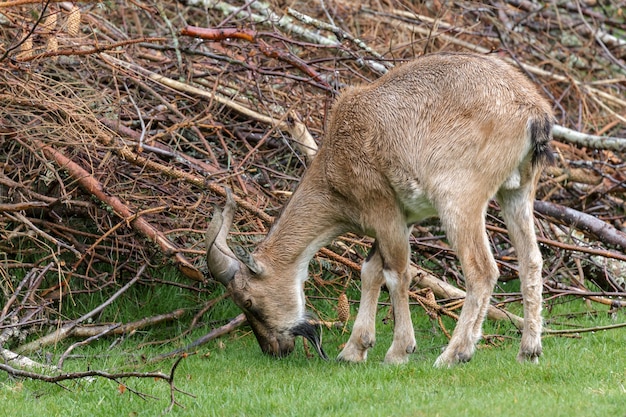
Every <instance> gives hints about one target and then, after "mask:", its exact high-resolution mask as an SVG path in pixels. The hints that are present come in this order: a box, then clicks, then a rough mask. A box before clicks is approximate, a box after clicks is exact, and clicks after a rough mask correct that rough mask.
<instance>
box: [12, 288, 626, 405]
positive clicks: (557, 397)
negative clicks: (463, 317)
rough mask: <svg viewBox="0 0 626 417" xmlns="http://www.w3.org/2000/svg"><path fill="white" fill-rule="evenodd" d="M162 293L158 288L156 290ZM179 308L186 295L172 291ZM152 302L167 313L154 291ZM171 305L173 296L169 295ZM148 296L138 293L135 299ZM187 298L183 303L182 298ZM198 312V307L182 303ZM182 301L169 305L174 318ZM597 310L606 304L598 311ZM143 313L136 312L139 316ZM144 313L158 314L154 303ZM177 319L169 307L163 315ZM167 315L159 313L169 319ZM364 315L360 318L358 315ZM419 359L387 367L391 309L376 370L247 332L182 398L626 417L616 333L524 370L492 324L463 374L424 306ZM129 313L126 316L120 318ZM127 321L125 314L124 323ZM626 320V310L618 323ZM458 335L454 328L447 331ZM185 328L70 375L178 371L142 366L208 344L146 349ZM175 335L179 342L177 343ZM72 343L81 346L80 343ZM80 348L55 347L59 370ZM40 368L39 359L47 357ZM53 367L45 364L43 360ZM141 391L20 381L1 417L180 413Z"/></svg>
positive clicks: (568, 306) (75, 365)
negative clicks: (279, 352) (443, 355)
mask: <svg viewBox="0 0 626 417" xmlns="http://www.w3.org/2000/svg"><path fill="white" fill-rule="evenodd" d="M153 291H157V290H153ZM166 291H169V292H172V294H170V300H172V298H174V299H175V296H176V294H178V293H179V292H180V290H179V289H174V288H170V289H168V290H166ZM148 293H149V294H147V295H146V296H145V299H146V300H153V302H154V303H158V302H159V300H162V299H163V298H161V297H156V296H155V294H153V293H152V292H151V291H148ZM160 295H161V296H163V295H164V294H160ZM135 296H136V295H135ZM178 296H182V295H181V294H178ZM180 301H181V302H184V303H188V302H189V300H186V299H183V298H181V299H180ZM171 307H172V301H170V302H169V303H168V308H169V309H171ZM595 307H596V306H594V308H595ZM133 308H136V305H135V306H133ZM144 308H146V309H149V308H151V307H150V306H148V305H146V306H144ZM161 308H163V309H164V310H163V311H166V310H167V308H165V307H163V306H162V307H161ZM586 309H587V307H586V306H585V305H584V304H583V303H582V302H581V301H572V302H569V303H564V304H553V305H551V309H550V314H548V317H547V318H548V319H554V320H556V321H559V322H563V321H570V322H572V319H571V318H568V317H566V316H565V314H566V313H569V312H579V313H580V312H585V311H586ZM157 310H158V309H157ZM353 310H354V309H353ZM219 311H222V312H223V314H225V317H229V316H232V315H234V314H235V313H236V311H235V310H234V309H233V308H232V306H231V305H230V303H229V302H226V303H225V304H224V305H223V306H221V307H220V310H219ZM413 311H414V312H415V313H414V324H415V329H416V337H417V341H418V351H417V353H416V354H414V355H412V357H411V361H410V362H409V363H408V364H407V365H403V366H387V365H384V364H383V363H382V360H383V358H384V355H385V351H386V349H387V347H388V346H389V344H390V341H391V335H392V334H391V325H389V324H383V323H382V319H383V317H384V316H385V315H386V314H387V309H386V308H385V307H383V308H381V311H380V312H379V320H378V323H377V324H378V329H377V330H378V343H377V345H376V346H375V347H374V348H373V350H372V351H371V352H370V356H369V360H368V362H367V363H365V364H361V365H352V364H344V363H338V362H336V361H334V360H331V361H328V362H325V361H322V360H320V359H318V358H307V356H306V354H305V352H304V350H303V348H302V344H301V343H299V345H298V348H297V349H296V351H295V352H294V354H292V355H291V356H290V357H288V358H284V359H280V360H277V359H273V358H270V357H266V356H264V355H262V354H261V352H260V349H259V348H258V346H257V344H256V341H255V339H254V337H253V336H252V335H251V334H250V333H249V332H248V331H247V330H246V329H240V330H238V331H236V332H234V333H232V334H231V335H229V336H227V337H225V338H222V339H221V340H218V341H214V342H211V343H209V344H207V345H205V346H203V347H201V348H200V349H199V350H198V353H197V354H196V355H191V356H189V357H187V358H185V359H183V361H182V362H181V364H180V366H179V368H178V369H177V372H176V386H177V387H178V388H179V389H181V390H183V391H185V392H188V393H191V394H192V395H193V397H191V396H186V395H184V394H182V393H177V394H176V399H177V400H178V401H179V402H180V404H182V405H183V406H184V408H181V407H175V408H174V409H173V411H172V413H171V414H172V415H181V416H187V415H190V416H265V415H275V416H338V415H341V416H391V415H393V416H550V417H554V416H624V415H626V388H625V386H626V331H625V330H622V329H616V330H611V331H605V332H598V333H584V334H581V337H580V338H564V337H546V338H544V357H543V358H542V360H541V363H540V364H539V365H538V366H533V365H530V364H518V363H517V362H516V361H515V356H516V354H517V349H518V344H519V335H517V334H516V332H515V331H513V329H511V327H510V326H509V325H508V324H502V323H500V324H492V323H488V324H487V325H486V327H485V334H488V335H489V334H498V335H500V336H502V337H500V338H497V339H493V338H490V339H489V340H490V341H493V340H498V342H497V343H496V345H494V344H493V343H486V342H483V343H482V344H481V347H480V349H479V350H478V351H477V353H476V355H475V357H474V359H473V360H472V361H471V362H470V363H467V364H464V365H461V366H457V367H455V368H452V369H434V368H433V367H432V364H433V362H434V360H435V359H436V357H437V355H438V353H439V352H440V349H441V347H442V346H443V345H444V344H445V343H446V339H445V337H444V336H443V334H442V333H441V331H439V330H438V329H437V328H435V327H434V326H433V323H432V322H430V321H429V319H428V318H427V317H426V316H425V314H424V313H423V311H421V309H420V308H419V307H414V308H413ZM120 314H122V313H120ZM122 315H123V314H122ZM625 319H626V317H625V314H624V312H619V313H618V314H617V320H618V321H624V320H625ZM613 320H615V317H613V318H611V317H609V316H608V315H607V314H606V309H603V308H602V307H598V310H595V311H589V313H588V314H582V315H581V314H578V315H577V316H576V319H575V323H576V324H578V325H581V326H597V325H601V324H609V323H612V322H613ZM447 325H448V326H449V328H451V327H452V325H453V323H451V322H447ZM184 328H185V326H184V324H182V323H179V324H177V325H176V326H173V327H168V326H165V327H163V328H161V329H157V330H154V331H151V332H147V333H146V332H138V333H137V334H135V335H133V336H132V337H127V338H125V339H124V340H123V341H122V342H121V344H119V345H118V346H116V347H115V348H113V349H110V344H111V339H107V340H101V341H98V342H96V343H94V344H92V345H90V346H87V347H82V348H78V349H77V350H75V351H74V352H73V353H75V354H79V355H84V356H83V357H82V358H75V359H71V360H70V359H68V360H67V361H66V363H65V370H66V371H82V370H86V369H106V370H109V371H123V370H131V369H135V370H141V371H146V372H147V371H153V370H160V371H163V372H169V369H170V366H171V364H172V361H171V360H170V361H165V362H160V363H157V364H154V365H145V364H143V365H142V364H141V363H142V358H145V357H148V358H149V357H153V356H156V355H157V354H159V353H163V352H167V351H170V350H172V349H174V348H176V347H179V346H180V345H181V344H182V343H188V342H189V341H190V340H192V339H194V338H196V337H199V336H200V335H202V334H203V333H205V332H207V331H208V329H201V330H199V331H196V332H195V333H194V335H193V336H192V337H190V338H188V339H186V340H184V341H181V342H179V343H173V344H169V345H166V346H161V347H158V348H156V347H143V348H138V344H139V343H140V342H144V341H146V340H151V339H153V338H154V337H155V334H158V335H159V336H163V335H164V334H166V333H167V332H174V333H176V332H180V331H181V330H182V329H184ZM170 336H171V335H170ZM347 339H348V333H342V331H341V330H328V329H325V330H324V346H325V348H326V351H327V353H328V354H329V355H330V356H336V355H337V353H338V352H339V346H340V345H341V344H342V343H345V341H346V340H347ZM68 343H70V342H68ZM67 345H68V344H64V345H62V346H57V347H56V348H55V349H51V350H50V353H52V355H53V361H52V362H53V363H56V360H57V358H58V356H59V355H60V354H61V353H62V352H63V351H64V350H65V348H66V347H67ZM35 358H36V357H35ZM39 359H40V360H42V359H41V358H39ZM123 382H124V384H126V385H127V386H128V387H129V388H130V389H132V390H135V391H138V392H141V393H143V394H146V395H148V396H150V397H147V398H145V399H143V398H140V397H139V396H137V395H135V394H133V393H131V392H130V390H128V389H127V390H126V391H125V392H123V393H121V392H120V390H119V384H118V383H116V382H114V381H108V380H103V379H98V380H95V381H86V380H80V381H72V382H65V383H63V384H62V385H63V386H62V387H61V386H58V385H52V384H46V383H43V382H38V381H31V380H20V379H12V378H9V377H7V375H6V374H2V375H0V416H154V415H159V414H160V413H161V412H162V411H163V410H164V409H166V408H167V406H168V404H169V388H168V386H167V384H166V383H164V382H162V381H155V380H152V379H141V380H139V379H126V380H124V381H123Z"/></svg>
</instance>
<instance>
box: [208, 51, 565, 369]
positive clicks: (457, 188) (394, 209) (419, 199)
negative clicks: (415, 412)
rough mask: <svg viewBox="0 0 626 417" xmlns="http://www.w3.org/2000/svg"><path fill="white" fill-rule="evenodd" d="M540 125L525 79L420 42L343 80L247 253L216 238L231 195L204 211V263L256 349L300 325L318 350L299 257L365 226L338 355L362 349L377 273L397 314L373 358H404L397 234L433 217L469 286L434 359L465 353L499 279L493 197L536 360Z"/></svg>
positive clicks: (461, 357) (404, 242) (277, 350)
mask: <svg viewBox="0 0 626 417" xmlns="http://www.w3.org/2000/svg"><path fill="white" fill-rule="evenodd" d="M552 124H553V115H552V111H551V107H550V105H549V103H548V102H547V101H546V100H545V99H544V98H543V97H542V96H541V95H540V94H539V93H538V91H537V88H536V87H535V86H534V85H533V84H532V83H531V82H530V81H529V80H528V79H527V78H526V77H524V76H523V75H522V74H520V73H519V72H518V71H517V70H516V69H515V68H513V67H512V66H510V65H509V64H506V63H505V62H503V61H502V60H500V59H498V58H497V57H495V56H492V55H475V54H460V53H458V54H457V53H439V54H433V55H427V56H423V57H420V58H417V59H415V60H414V61H412V62H409V63H406V64H404V65H402V66H399V67H397V68H395V69H394V70H392V71H390V72H389V73H388V74H386V75H384V76H383V77H381V78H380V79H379V80H377V81H376V82H373V83H371V84H369V85H365V86H360V87H354V88H348V89H346V91H345V92H343V94H341V96H340V97H339V99H338V100H337V102H336V103H335V105H334V107H333V109H332V112H331V114H330V119H329V122H328V129H327V132H326V134H325V136H324V140H323V144H322V146H321V147H320V149H319V152H318V154H317V156H316V157H315V159H314V160H313V162H312V163H311V165H310V167H309V168H308V170H307V171H306V173H305V175H304V176H303V178H302V181H301V183H300V185H299V187H298V188H297V190H296V191H295V192H294V194H293V196H292V198H291V200H290V201H289V203H288V204H287V205H286V207H285V208H284V210H283V212H282V214H281V216H280V218H278V220H277V221H276V222H275V224H274V225H273V227H272V228H271V230H270V232H269V234H268V235H267V237H266V238H265V240H264V241H263V242H262V243H261V244H260V245H259V246H258V247H257V248H256V250H255V251H254V252H253V253H252V254H250V255H249V256H247V257H246V259H242V260H240V259H238V258H237V257H236V256H235V255H234V253H233V252H232V251H231V250H230V249H229V248H228V246H227V244H226V236H227V234H228V230H229V228H230V227H231V223H232V219H233V212H234V202H233V201H232V199H229V202H228V203H227V206H226V209H225V210H224V212H223V214H220V213H219V212H218V213H217V214H215V216H214V219H213V221H212V223H211V226H210V228H209V229H210V230H209V233H208V243H209V247H208V254H207V259H208V265H209V269H210V271H211V274H212V275H213V277H215V278H216V279H217V280H219V281H220V282H222V283H223V284H224V285H226V286H227V287H228V289H229V290H230V291H231V292H232V297H233V300H234V301H235V303H236V304H237V305H238V306H239V307H240V308H241V309H242V310H243V311H244V313H245V315H246V317H247V320H248V323H249V324H250V326H251V327H252V330H253V331H254V334H255V335H256V338H257V340H258V342H259V344H260V345H261V349H262V350H263V351H264V352H266V353H269V354H272V355H276V356H284V355H287V354H289V353H290V352H291V351H292V350H293V348H294V339H295V337H296V336H304V337H306V338H307V339H308V340H309V341H311V342H312V343H313V344H314V345H315V347H316V349H317V351H318V352H319V354H320V355H321V356H322V357H325V356H326V355H325V354H324V351H323V350H322V347H321V343H320V338H319V334H318V329H317V328H316V327H315V326H314V325H312V324H310V320H308V316H307V313H306V311H305V297H304V290H303V284H304V281H305V280H306V279H307V268H308V264H309V261H310V260H311V258H312V257H313V256H314V254H315V253H316V252H317V251H318V250H319V249H320V248H321V247H322V246H324V245H326V244H328V243H329V242H330V241H331V240H332V239H333V238H335V237H337V236H338V235H340V234H342V233H345V232H355V233H362V234H367V235H370V236H372V237H374V238H375V243H374V245H373V247H372V250H371V252H370V254H369V256H368V257H367V260H366V261H365V263H364V264H363V269H362V272H361V283H362V294H361V304H360V308H359V312H358V315H357V317H356V321H355V322H354V328H353V330H352V334H351V336H350V339H349V340H348V342H347V343H346V345H345V347H344V349H343V351H342V352H341V353H340V354H339V359H341V360H344V361H349V362H361V361H364V360H365V359H366V358H367V351H368V349H369V348H370V347H372V346H373V345H374V341H375V313H376V306H377V301H378V297H379V293H380V288H381V286H382V285H383V284H386V285H387V288H388V289H389V293H390V296H391V302H392V304H393V313H394V321H395V323H394V335H393V343H392V344H391V347H390V348H389V350H388V351H387V354H386V356H385V361H386V362H388V363H403V362H406V361H407V360H408V355H409V354H410V353H412V352H413V351H414V350H415V335H414V331H413V324H412V322H411V316H410V312H409V303H408V288H409V284H410V282H411V276H410V275H409V272H408V271H409V256H410V247H409V235H410V233H411V227H412V225H413V224H414V223H417V222H419V221H421V220H423V219H425V218H427V217H431V216H439V218H440V219H441V222H442V224H443V226H444V228H445V230H446V232H447V236H448V239H449V241H450V243H451V244H452V246H453V248H454V249H455V251H456V253H457V255H458V257H459V259H460V261H461V266H462V269H463V273H464V276H465V283H466V287H467V298H466V300H465V303H464V305H463V310H462V312H461V315H460V317H459V320H458V323H457V325H456V328H455V330H454V334H453V335H452V339H451V340H450V343H449V344H448V346H447V347H446V349H445V350H444V351H443V353H442V354H441V355H440V356H439V358H438V359H437V361H436V362H435V365H436V366H450V365H453V364H455V363H458V362H466V361H469V360H470V359H471V357H472V355H473V354H474V350H475V345H476V342H477V341H478V340H479V339H480V337H481V328H482V323H483V320H484V317H485V313H486V311H487V307H488V304H489V298H490V296H491V294H492V291H493V287H494V285H495V283H496V280H497V278H498V268H497V266H496V263H495V261H494V258H493V255H492V254H491V251H490V248H489V242H488V240H487V236H486V232H485V215H486V210H487V204H488V202H489V200H490V199H492V198H494V197H495V198H496V199H497V201H498V202H499V204H500V207H501V210H502V216H503V218H504V220H505V222H506V225H507V228H508V230H509V234H510V236H511V239H512V242H513V244H514V246H515V250H516V251H517V257H518V259H519V275H520V280H521V287H522V294H523V296H524V316H525V319H524V328H523V333H522V340H521V347H520V351H519V355H518V359H519V360H529V361H532V362H537V361H538V358H539V356H540V355H541V326H542V319H541V302H542V300H541V290H542V279H541V269H542V258H541V253H540V251H539V247H538V246H537V241H536V238H535V231H534V224H533V199H534V195H535V188H536V183H537V180H538V176H539V172H540V169H541V166H542V164H544V163H545V162H546V161H548V160H550V158H551V157H552V153H551V149H550V146H549V142H550V140H551V130H552Z"/></svg>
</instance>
